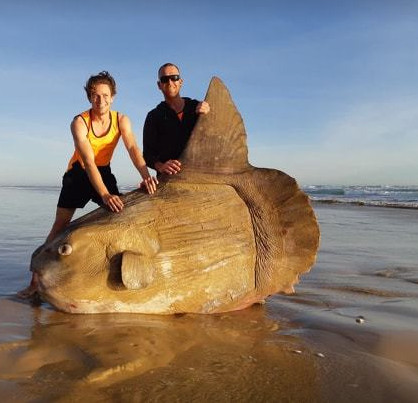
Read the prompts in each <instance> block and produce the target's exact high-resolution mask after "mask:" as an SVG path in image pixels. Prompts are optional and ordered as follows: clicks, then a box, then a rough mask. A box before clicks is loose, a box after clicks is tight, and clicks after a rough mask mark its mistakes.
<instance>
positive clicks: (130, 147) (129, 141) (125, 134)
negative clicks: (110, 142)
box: [119, 114, 158, 193]
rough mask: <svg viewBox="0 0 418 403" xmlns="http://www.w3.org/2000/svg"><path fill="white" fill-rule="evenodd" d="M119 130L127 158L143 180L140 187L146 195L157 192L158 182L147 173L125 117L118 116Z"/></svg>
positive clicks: (127, 119)
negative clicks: (145, 191) (146, 192)
mask: <svg viewBox="0 0 418 403" xmlns="http://www.w3.org/2000/svg"><path fill="white" fill-rule="evenodd" d="M119 129H120V132H121V136H122V140H123V143H124V144H125V147H126V149H127V151H128V153H129V157H130V158H131V161H132V163H133V164H134V166H135V168H136V169H137V170H138V172H139V173H140V175H141V177H142V179H143V181H142V183H141V186H145V187H146V188H147V191H148V193H154V192H155V191H156V190H157V184H158V180H157V179H156V178H154V177H152V176H151V175H150V174H149V172H148V168H147V165H146V163H145V160H144V157H143V156H142V153H141V150H140V149H139V147H138V144H137V143H136V139H135V135H134V133H133V132H132V125H131V122H130V120H129V118H128V117H127V116H126V115H122V114H119Z"/></svg>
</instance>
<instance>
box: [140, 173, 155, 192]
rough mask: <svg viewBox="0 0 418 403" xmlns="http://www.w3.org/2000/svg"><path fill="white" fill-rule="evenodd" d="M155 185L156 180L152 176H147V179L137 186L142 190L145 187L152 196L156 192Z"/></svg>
mask: <svg viewBox="0 0 418 403" xmlns="http://www.w3.org/2000/svg"><path fill="white" fill-rule="evenodd" d="M157 185H158V179H157V178H155V177H153V176H148V178H145V179H144V180H143V181H142V182H141V183H140V184H139V188H140V189H142V188H144V187H145V188H146V189H147V192H148V193H149V194H153V193H155V191H156V190H157Z"/></svg>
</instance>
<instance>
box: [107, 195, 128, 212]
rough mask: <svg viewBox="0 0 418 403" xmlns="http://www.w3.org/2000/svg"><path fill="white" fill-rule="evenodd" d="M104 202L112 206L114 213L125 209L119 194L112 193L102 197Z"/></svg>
mask: <svg viewBox="0 0 418 403" xmlns="http://www.w3.org/2000/svg"><path fill="white" fill-rule="evenodd" d="M102 200H103V203H104V204H106V206H107V207H109V208H110V210H111V211H113V212H114V213H119V212H120V211H122V209H123V202H122V200H121V199H120V198H119V196H117V195H111V194H110V193H108V194H106V195H104V196H103V197H102Z"/></svg>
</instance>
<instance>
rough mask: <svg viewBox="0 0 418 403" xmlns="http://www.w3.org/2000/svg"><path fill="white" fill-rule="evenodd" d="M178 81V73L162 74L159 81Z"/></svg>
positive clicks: (164, 82)
mask: <svg viewBox="0 0 418 403" xmlns="http://www.w3.org/2000/svg"><path fill="white" fill-rule="evenodd" d="M170 80H171V81H178V80H180V75H179V74H172V75H171V76H162V77H160V82H161V83H163V84H166V83H168V82H169V81H170Z"/></svg>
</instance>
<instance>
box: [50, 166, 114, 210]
mask: <svg viewBox="0 0 418 403" xmlns="http://www.w3.org/2000/svg"><path fill="white" fill-rule="evenodd" d="M97 168H98V169H99V172H100V175H101V176H102V179H103V182H104V184H105V186H106V187H107V190H108V191H109V193H110V194H114V195H120V193H119V189H118V186H117V184H116V178H115V176H114V175H113V174H112V172H111V170H110V165H107V166H104V167H97ZM90 200H92V201H94V202H95V203H97V204H98V205H99V206H101V205H103V201H102V198H101V197H100V196H99V194H98V193H97V192H96V190H95V189H94V188H93V186H92V185H91V183H90V180H89V178H88V176H87V173H86V171H85V170H84V169H83V168H82V167H81V164H80V163H79V162H75V163H74V164H73V166H72V168H71V169H70V170H69V171H67V172H66V173H65V174H64V176H63V177H62V189H61V193H60V197H59V199H58V207H63V208H83V207H84V206H85V205H86V204H87V203H88V202H89V201H90Z"/></svg>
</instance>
